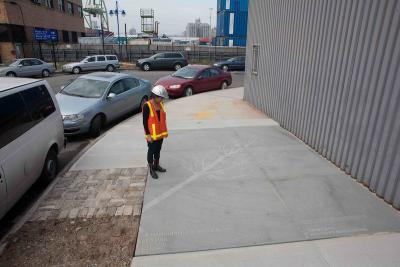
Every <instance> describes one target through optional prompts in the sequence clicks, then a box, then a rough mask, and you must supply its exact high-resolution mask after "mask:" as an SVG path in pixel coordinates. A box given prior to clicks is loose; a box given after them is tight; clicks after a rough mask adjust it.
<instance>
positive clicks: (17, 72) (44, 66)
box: [0, 58, 56, 77]
mask: <svg viewBox="0 0 400 267" xmlns="http://www.w3.org/2000/svg"><path fill="white" fill-rule="evenodd" d="M55 71H56V68H55V67H54V65H53V64H52V63H46V62H44V61H42V60H40V59H37V58H21V59H17V60H15V61H14V62H12V63H11V64H10V65H8V66H7V67H2V68H0V76H1V77H4V76H7V77H33V76H42V77H49V76H50V74H52V73H54V72H55Z"/></svg>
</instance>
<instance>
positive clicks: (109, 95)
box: [107, 93, 116, 99]
mask: <svg viewBox="0 0 400 267" xmlns="http://www.w3.org/2000/svg"><path fill="white" fill-rule="evenodd" d="M115 96H116V94H114V93H109V94H108V96H107V99H113V98H114V97H115Z"/></svg>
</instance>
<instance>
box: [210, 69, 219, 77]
mask: <svg viewBox="0 0 400 267" xmlns="http://www.w3.org/2000/svg"><path fill="white" fill-rule="evenodd" d="M210 73H211V77H216V76H219V75H220V73H219V70H217V69H210Z"/></svg>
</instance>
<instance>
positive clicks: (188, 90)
mask: <svg viewBox="0 0 400 267" xmlns="http://www.w3.org/2000/svg"><path fill="white" fill-rule="evenodd" d="M183 95H184V96H191V95H193V88H192V87H187V88H186V89H185V91H184V92H183Z"/></svg>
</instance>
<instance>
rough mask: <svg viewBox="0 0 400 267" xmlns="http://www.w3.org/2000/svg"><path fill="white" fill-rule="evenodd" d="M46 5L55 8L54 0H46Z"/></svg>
mask: <svg viewBox="0 0 400 267" xmlns="http://www.w3.org/2000/svg"><path fill="white" fill-rule="evenodd" d="M44 5H45V6H47V7H48V8H54V4H53V0H44Z"/></svg>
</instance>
